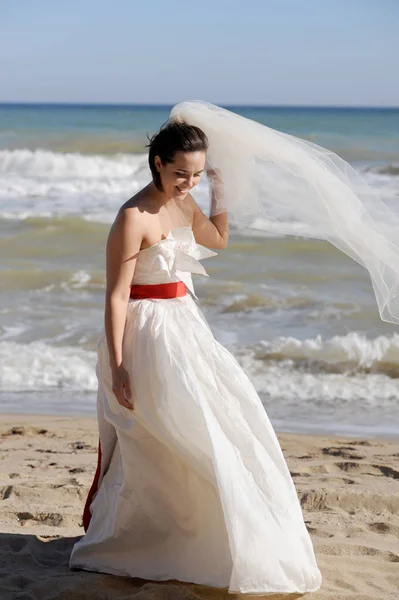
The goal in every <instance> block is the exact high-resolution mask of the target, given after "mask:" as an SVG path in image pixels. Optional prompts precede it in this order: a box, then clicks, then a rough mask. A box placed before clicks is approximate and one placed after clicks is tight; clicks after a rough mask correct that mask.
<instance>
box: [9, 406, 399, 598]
mask: <svg viewBox="0 0 399 600" xmlns="http://www.w3.org/2000/svg"><path fill="white" fill-rule="evenodd" d="M276 433H277V436H278V439H279V443H280V445H281V448H282V450H283V453H284V456H285V459H286V461H287V464H288V467H289V469H290V472H291V476H292V478H293V480H294V484H295V487H296V489H297V492H298V497H299V500H300V503H301V507H302V511H303V515H304V520H305V523H306V526H307V528H308V531H309V533H310V535H311V538H312V542H313V545H314V549H315V554H316V559H317V562H318V565H319V568H320V570H321V572H322V576H323V584H322V587H321V589H320V590H319V591H317V592H314V593H312V594H310V593H309V594H306V595H305V597H306V598H309V599H310V600H344V599H345V600H377V599H378V600H394V599H396V598H397V597H398V593H399V568H398V565H399V440H389V441H388V440H386V439H363V438H360V437H358V436H352V437H351V438H349V437H343V436H331V435H308V434H299V433H284V432H283V433H281V432H276ZM97 443H98V432H97V421H96V418H94V417H87V416H86V417H79V418H78V419H76V418H70V417H65V416H44V415H19V414H17V415H16V414H9V415H7V414H2V415H1V425H0V456H1V462H2V467H3V468H2V471H1V486H0V489H1V491H2V495H1V498H2V508H3V510H2V513H1V514H2V517H1V532H0V558H1V560H0V562H1V565H2V566H0V573H1V575H2V577H1V583H0V597H1V598H14V597H15V598H17V597H19V596H18V593H22V589H23V590H24V592H23V593H24V594H25V595H24V598H26V599H29V598H32V599H33V598H38V597H40V598H41V599H43V600H47V599H48V600H50V598H51V599H52V600H53V599H57V598H59V599H60V600H61V599H62V598H66V597H67V598H68V600H69V599H70V600H75V599H76V600H83V599H84V600H94V599H97V598H99V597H101V598H106V599H110V600H111V599H112V600H114V599H115V600H122V599H123V598H126V597H129V598H130V597H134V596H135V595H136V594H137V597H138V598H140V599H141V598H145V599H147V598H148V600H150V599H154V598H155V599H165V600H166V599H167V600H174V599H175V598H177V597H178V598H179V599H181V600H192V598H194V597H195V598H199V599H202V598H204V600H205V598H207V599H208V600H221V599H222V598H223V599H226V600H227V599H231V598H238V597H239V596H236V595H231V594H227V592H225V591H223V590H216V589H215V590H214V589H212V588H202V587H200V586H195V585H193V584H182V583H179V582H160V583H156V582H143V581H141V580H136V579H130V578H120V577H115V576H112V575H105V574H100V573H89V572H85V571H72V570H70V569H69V567H68V559H69V554H70V552H71V549H72V546H73V544H74V543H75V542H76V541H77V540H78V539H79V537H80V536H81V535H83V528H82V526H81V523H82V512H83V506H84V502H85V499H86V495H87V492H88V489H89V486H90V485H91V482H92V479H93V475H94V471H95V467H96V462H97ZM82 586H85V588H86V590H85V591H84V592H82ZM129 594H130V595H129ZM242 597H243V598H249V596H246V597H245V596H242ZM294 597H295V598H299V597H301V596H298V595H295V594H294V595H291V596H290V600H291V598H294ZM258 598H259V596H258ZM265 598H267V599H268V600H280V599H281V600H283V598H284V599H286V598H287V596H286V595H285V596H281V595H275V596H265Z"/></svg>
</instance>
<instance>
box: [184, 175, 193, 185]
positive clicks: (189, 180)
mask: <svg viewBox="0 0 399 600" xmlns="http://www.w3.org/2000/svg"><path fill="white" fill-rule="evenodd" d="M186 181H187V187H189V188H192V187H193V186H194V175H192V176H191V177H188V178H187V180H186Z"/></svg>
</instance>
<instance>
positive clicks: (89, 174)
mask: <svg viewBox="0 0 399 600" xmlns="http://www.w3.org/2000/svg"><path fill="white" fill-rule="evenodd" d="M146 164H147V157H146V155H145V154H116V155H114V156H104V155H99V154H98V155H95V154H93V155H83V154H80V153H62V152H51V151H50V150H45V149H43V150H27V149H24V150H0V173H3V174H14V175H22V176H25V177H26V176H32V177H44V178H58V177H60V178H71V177H73V178H79V179H80V178H83V179H87V178H91V179H98V178H99V179H102V178H106V177H112V178H126V177H133V176H134V175H135V174H137V172H138V171H140V170H141V169H143V167H144V166H146Z"/></svg>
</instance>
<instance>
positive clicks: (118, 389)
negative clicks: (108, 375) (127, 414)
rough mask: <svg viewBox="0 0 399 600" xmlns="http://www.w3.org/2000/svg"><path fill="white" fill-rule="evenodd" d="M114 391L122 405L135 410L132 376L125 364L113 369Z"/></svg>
mask: <svg viewBox="0 0 399 600" xmlns="http://www.w3.org/2000/svg"><path fill="white" fill-rule="evenodd" d="M112 391H113V392H114V394H115V396H116V399H117V400H118V402H119V404H120V405H121V406H124V407H125V408H128V409H129V410H133V408H134V407H133V402H132V390H131V387H130V377H129V373H128V372H127V370H126V369H125V367H124V366H123V365H119V367H116V368H115V369H114V370H113V371H112ZM129 400H130V402H129Z"/></svg>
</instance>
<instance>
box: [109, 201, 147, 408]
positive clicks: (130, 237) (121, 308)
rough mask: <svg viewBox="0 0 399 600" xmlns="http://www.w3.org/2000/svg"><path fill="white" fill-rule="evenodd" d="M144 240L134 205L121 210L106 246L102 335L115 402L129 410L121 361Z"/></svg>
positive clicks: (125, 375) (129, 391)
mask: <svg viewBox="0 0 399 600" xmlns="http://www.w3.org/2000/svg"><path fill="white" fill-rule="evenodd" d="M142 240H143V229H142V224H141V220H140V213H139V212H138V209H137V208H125V209H123V208H122V209H121V210H120V211H119V213H118V215H117V217H116V219H115V222H114V224H113V225H112V227H111V230H110V232H109V236H108V240H107V246H106V294H105V315H104V316H105V334H106V339H107V345H108V352H109V358H110V367H111V372H112V381H113V392H114V394H115V396H116V397H117V400H118V402H119V403H120V404H121V405H122V406H125V408H130V409H132V408H133V406H132V404H131V403H129V402H127V399H132V394H131V387H130V381H129V376H128V373H127V370H126V369H125V368H124V366H123V362H122V359H123V357H122V341H123V334H124V330H125V323H126V311H127V304H128V302H129V297H130V285H131V281H132V278H133V274H134V269H135V266H136V260H137V255H138V252H139V250H140V246H141V243H142Z"/></svg>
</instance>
